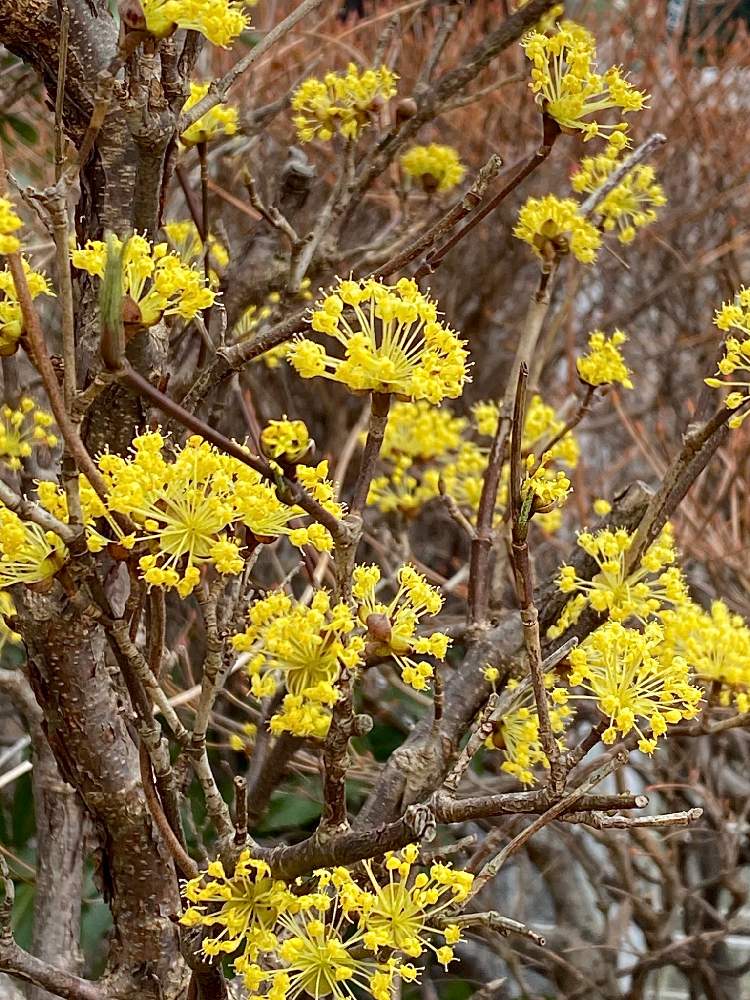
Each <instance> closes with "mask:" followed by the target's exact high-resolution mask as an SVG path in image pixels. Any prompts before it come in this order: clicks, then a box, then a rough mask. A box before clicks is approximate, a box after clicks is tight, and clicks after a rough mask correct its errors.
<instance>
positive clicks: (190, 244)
mask: <svg viewBox="0 0 750 1000" xmlns="http://www.w3.org/2000/svg"><path fill="white" fill-rule="evenodd" d="M162 228H163V229H164V232H165V233H166V235H167V239H168V240H169V242H170V243H171V244H172V246H173V247H174V249H175V251H176V252H177V253H178V254H179V255H180V259H181V260H182V262H183V264H189V265H192V264H195V263H196V261H202V260H203V240H202V239H201V236H200V233H199V232H198V227H197V226H196V224H195V223H194V222H193V220H192V219H182V220H179V221H178V220H175V221H174V222H166V223H165V224H164V226H163V227H162ZM208 260H209V263H210V264H211V272H210V278H211V284H212V285H213V286H216V285H218V284H219V274H218V273H217V272H216V271H215V270H214V268H218V269H219V272H221V271H223V270H224V268H225V267H226V266H227V264H228V263H229V254H228V252H227V249H226V247H225V246H224V244H223V243H221V242H220V241H219V240H217V239H216V237H215V236H213V235H211V234H209V237H208Z"/></svg>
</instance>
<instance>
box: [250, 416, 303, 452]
mask: <svg viewBox="0 0 750 1000" xmlns="http://www.w3.org/2000/svg"><path fill="white" fill-rule="evenodd" d="M260 446H261V450H262V451H263V454H264V455H267V456H268V457H269V458H281V459H284V461H286V462H298V461H299V460H300V459H301V458H302V457H303V456H304V455H306V454H307V452H308V451H310V448H311V446H312V441H311V439H310V435H309V433H308V430H307V427H306V426H305V423H304V421H302V420H287V419H286V417H284V419H283V420H269V422H268V424H267V425H266V427H264V428H263V430H262V431H261V435H260Z"/></svg>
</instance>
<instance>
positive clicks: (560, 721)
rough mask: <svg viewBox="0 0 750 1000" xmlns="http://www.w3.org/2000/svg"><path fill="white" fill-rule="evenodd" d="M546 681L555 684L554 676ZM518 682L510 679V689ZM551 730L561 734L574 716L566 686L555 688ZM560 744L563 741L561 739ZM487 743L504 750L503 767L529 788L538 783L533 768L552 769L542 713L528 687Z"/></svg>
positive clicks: (551, 684) (488, 746)
mask: <svg viewBox="0 0 750 1000" xmlns="http://www.w3.org/2000/svg"><path fill="white" fill-rule="evenodd" d="M545 684H546V685H547V686H548V687H552V686H553V684H554V678H553V677H552V676H551V675H548V676H547V677H545ZM517 686H518V681H516V680H511V681H509V682H508V689H509V690H511V691H512V690H513V689H514V688H516V687H517ZM549 709H550V712H549V715H550V724H551V726H552V732H553V733H555V734H560V733H563V732H564V731H565V726H566V725H567V724H568V722H569V721H570V719H571V717H572V714H573V713H572V710H571V708H570V706H569V704H568V695H567V692H566V691H565V690H564V689H563V688H555V689H554V690H553V691H552V704H551V705H550V706H549ZM558 742H559V743H560V745H561V746H562V743H561V742H560V741H559V740H558ZM485 746H486V747H487V748H488V749H490V750H501V751H502V752H503V756H504V757H505V760H504V761H503V763H502V764H501V765H500V769H501V770H502V771H504V772H505V773H506V774H512V775H513V777H514V778H517V779H518V781H520V783H521V784H522V785H525V786H527V787H530V786H532V785H535V784H536V782H537V778H536V775H535V774H534V771H533V770H532V769H533V768H534V767H535V766H537V765H541V766H542V767H544V768H547V769H549V760H548V759H547V755H546V754H545V752H544V750H543V749H542V744H541V742H540V741H539V716H538V714H537V710H536V706H535V704H534V694H533V691H532V690H531V689H530V688H527V689H526V690H525V691H524V692H523V694H522V695H520V697H517V699H516V701H515V703H514V704H513V705H512V706H511V708H510V709H509V710H508V711H507V712H506V713H505V715H503V717H502V718H501V719H499V720H498V721H497V722H496V723H495V727H494V730H493V732H492V733H491V734H490V735H489V736H488V737H487V740H486V742H485Z"/></svg>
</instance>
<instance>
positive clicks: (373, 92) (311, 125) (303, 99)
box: [292, 63, 398, 142]
mask: <svg viewBox="0 0 750 1000" xmlns="http://www.w3.org/2000/svg"><path fill="white" fill-rule="evenodd" d="M397 79H398V77H397V76H396V74H395V73H392V72H391V70H389V69H388V67H387V66H381V67H380V68H379V69H366V70H363V71H361V72H360V70H359V69H357V67H356V65H355V64H354V63H349V66H348V67H347V70H346V72H345V73H326V75H325V76H324V77H323V79H322V80H318V79H317V78H316V77H310V78H309V79H308V80H304V81H303V82H302V83H301V84H300V85H299V87H298V88H297V89H296V90H295V92H294V95H293V96H292V110H293V111H294V112H296V114H295V115H294V118H293V119H292V120H293V121H294V124H295V126H296V128H297V136H298V137H299V139H300V141H301V142H310V141H311V140H312V139H322V140H323V141H324V142H326V141H328V140H329V139H332V138H333V136H334V134H335V133H336V132H339V133H340V134H341V135H343V136H345V137H346V138H348V139H356V138H357V137H358V136H359V134H360V132H361V131H362V129H364V128H366V127H367V126H368V125H369V124H370V122H371V121H372V118H373V116H374V115H375V114H376V113H377V111H378V110H379V109H380V108H381V107H382V106H383V104H384V103H385V102H386V101H387V100H389V98H391V97H393V95H394V94H395V93H396V80H397Z"/></svg>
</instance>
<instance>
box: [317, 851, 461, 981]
mask: <svg viewBox="0 0 750 1000" xmlns="http://www.w3.org/2000/svg"><path fill="white" fill-rule="evenodd" d="M418 856H419V849H418V848H417V846H416V845H415V844H410V845H409V846H408V847H405V848H404V849H403V850H402V851H398V852H393V851H388V852H387V853H386V855H385V870H386V872H387V877H388V881H387V882H385V883H384V884H382V883H381V881H380V880H379V879H378V877H377V876H376V874H375V871H374V869H373V866H372V864H371V863H370V862H369V861H365V862H363V867H364V869H365V872H366V873H367V881H366V882H365V885H364V886H363V887H360V886H359V885H358V884H357V883H356V882H355V881H354V879H353V878H352V876H351V875H350V873H349V872H348V871H347V870H346V869H340V868H339V869H336V871H335V876H336V877H337V883H336V884H337V889H338V893H339V896H340V899H341V905H342V907H343V909H344V911H345V912H346V913H347V914H348V915H350V916H354V917H358V924H359V927H360V929H361V930H362V931H363V932H364V935H363V939H362V943H363V945H364V947H365V948H366V949H368V950H369V951H373V952H376V951H379V949H381V948H392V949H394V950H395V951H397V952H401V953H403V954H404V955H407V956H408V957H409V958H419V956H420V955H422V954H424V953H425V951H427V950H428V949H429V950H431V951H432V952H433V953H434V954H435V955H437V956H438V961H440V962H441V963H442V964H444V965H445V966H447V965H448V963H449V962H450V961H452V959H453V953H452V951H451V949H450V948H448V949H447V951H443V954H442V956H441V954H440V952H441V951H442V949H441V948H439V947H436V945H435V944H433V942H432V940H431V939H432V937H434V935H436V934H440V935H441V936H442V937H443V938H444V939H445V941H446V943H447V944H457V943H458V942H459V941H460V940H461V934H460V931H459V929H458V927H456V926H455V925H450V924H449V925H447V926H446V927H441V926H440V925H439V924H438V923H437V922H438V921H439V920H440V918H441V916H442V915H443V914H444V913H446V911H447V910H449V909H450V908H451V907H453V906H455V905H456V904H459V903H461V902H463V900H465V899H466V897H467V896H468V894H469V892H470V890H471V886H472V883H473V881H474V876H473V875H471V874H469V873H468V872H463V871H459V870H456V869H455V868H453V867H452V866H451V865H447V864H434V865H432V866H431V867H430V869H429V871H428V872H419V873H418V874H415V872H414V868H415V867H416V863H417V858H418ZM448 952H450V954H448Z"/></svg>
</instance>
